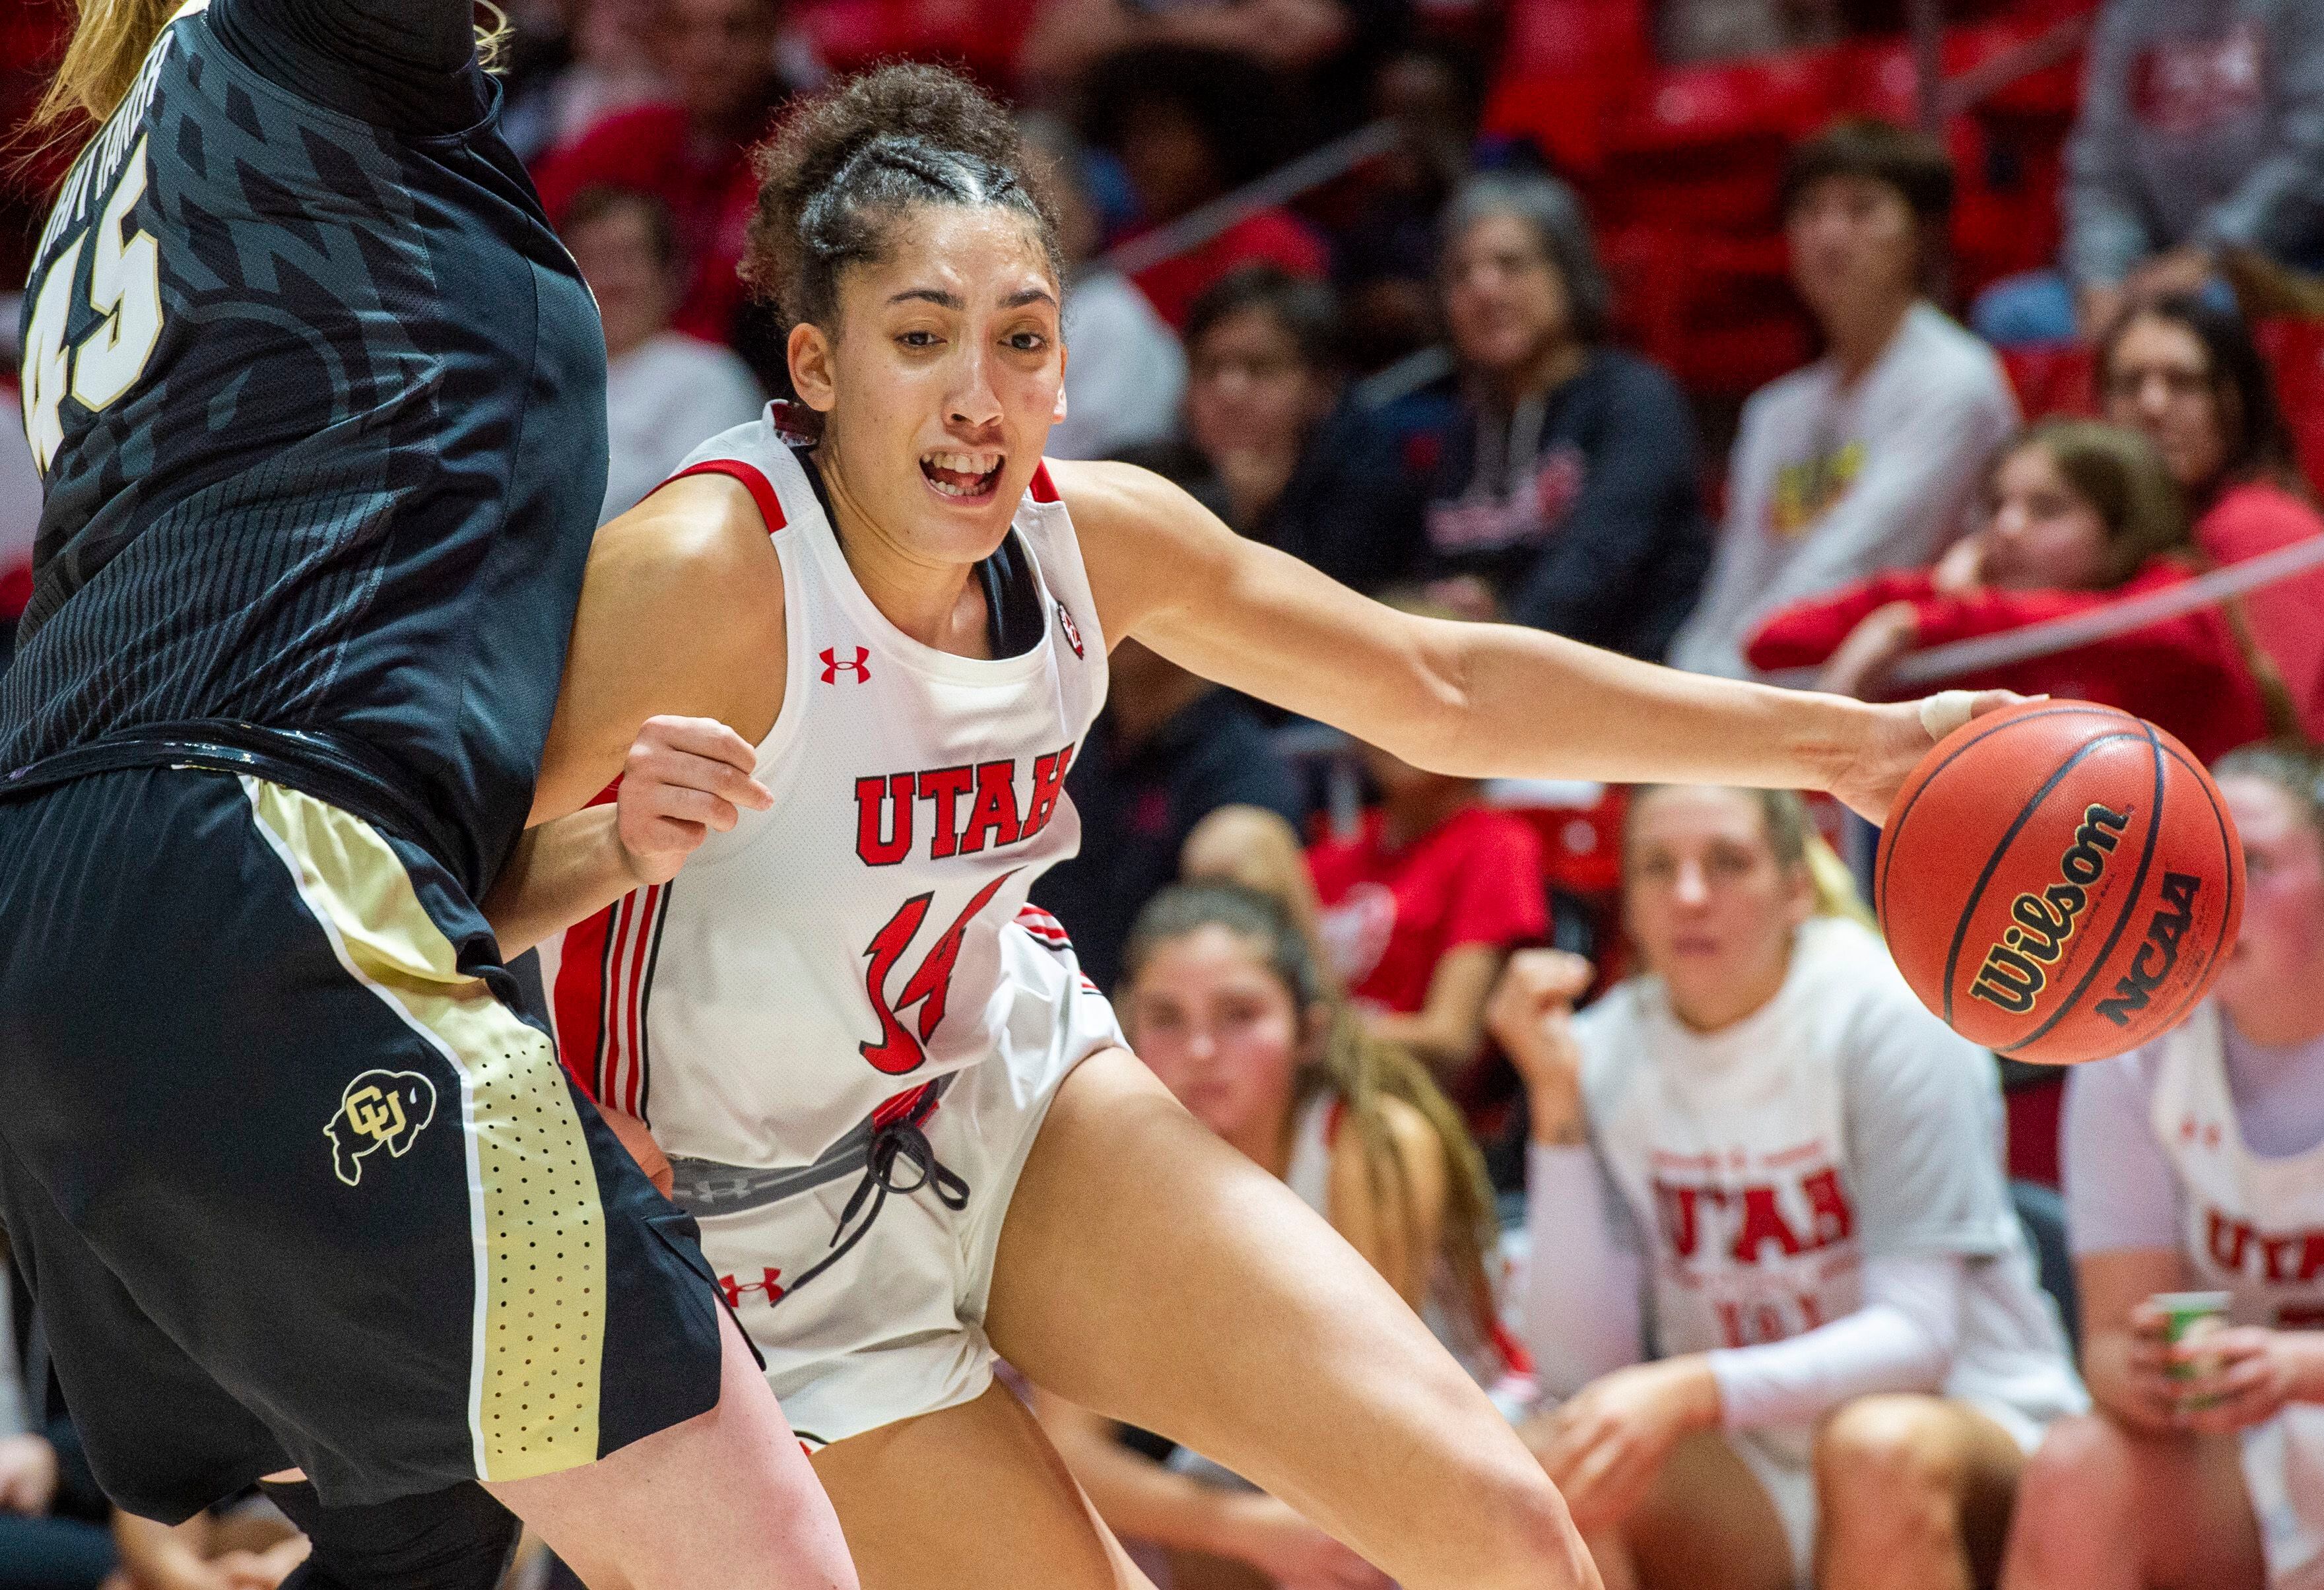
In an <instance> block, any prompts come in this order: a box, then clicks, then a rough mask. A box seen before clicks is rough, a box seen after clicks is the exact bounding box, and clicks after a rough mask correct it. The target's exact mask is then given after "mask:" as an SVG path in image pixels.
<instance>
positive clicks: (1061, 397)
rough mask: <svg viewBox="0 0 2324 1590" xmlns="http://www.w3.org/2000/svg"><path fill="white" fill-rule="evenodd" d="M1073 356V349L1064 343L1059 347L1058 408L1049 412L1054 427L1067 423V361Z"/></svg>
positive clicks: (1050, 421)
mask: <svg viewBox="0 0 2324 1590" xmlns="http://www.w3.org/2000/svg"><path fill="white" fill-rule="evenodd" d="M1070 356H1072V350H1071V349H1069V348H1067V347H1065V345H1064V344H1063V343H1059V344H1058V345H1057V406H1056V408H1054V409H1052V410H1050V411H1049V423H1050V424H1052V425H1063V424H1064V423H1065V360H1066V359H1067V358H1069V357H1070Z"/></svg>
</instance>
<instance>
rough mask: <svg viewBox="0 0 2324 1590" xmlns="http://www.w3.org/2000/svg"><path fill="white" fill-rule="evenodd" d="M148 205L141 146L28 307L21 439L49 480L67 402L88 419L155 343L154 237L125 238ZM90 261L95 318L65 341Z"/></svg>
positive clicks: (129, 382)
mask: <svg viewBox="0 0 2324 1590" xmlns="http://www.w3.org/2000/svg"><path fill="white" fill-rule="evenodd" d="M144 196H145V140H144V138H143V137H142V136H141V137H140V138H139V139H138V140H137V145H136V147H135V148H134V149H133V150H131V151H130V153H129V158H128V160H127V161H126V162H124V164H123V167H122V171H121V179H120V180H119V181H118V182H117V183H116V184H115V187H114V190H113V197H112V198H111V199H107V200H106V206H105V213H104V214H103V215H101V216H99V217H97V224H96V225H95V226H91V227H89V228H88V230H87V231H85V232H83V233H82V234H81V235H80V236H78V237H76V238H74V239H73V240H72V242H71V243H70V244H69V245H67V246H66V247H65V249H64V251H63V252H62V253H60V254H58V255H57V257H56V260H55V262H54V263H52V264H51V265H50V267H49V270H48V274H47V275H46V276H45V277H44V278H43V279H42V282H41V292H40V297H39V298H37V299H35V300H33V303H32V324H31V326H30V327H29V328H27V330H26V333H25V337H24V434H25V435H26V437H28V438H29V439H31V441H32V458H33V459H34V460H35V461H36V462H37V463H38V464H39V465H40V467H41V470H42V473H43V474H46V473H47V471H48V467H49V461H50V459H51V458H54V457H55V456H56V451H57V448H58V447H59V446H60V445H61V444H62V442H63V441H64V435H65V429H64V416H63V414H62V412H61V408H62V405H63V403H64V399H65V393H67V392H70V393H72V396H73V399H74V401H75V402H78V403H79V404H80V405H81V407H83V408H85V409H87V410H88V411H90V412H91V413H95V412H97V411H98V410H100V409H103V408H105V407H106V405H108V404H110V403H112V402H115V400H117V399H118V398H119V397H120V396H121V394H122V393H125V392H127V391H128V390H129V389H130V388H131V387H133V386H134V385H136V384H137V377H138V376H139V375H140V374H143V371H144V369H145V361H146V360H147V359H148V358H150V357H152V353H153V345H154V343H155V342H157V341H159V340H160V339H161V245H159V244H157V243H156V242H155V241H154V239H153V235H152V233H151V232H147V231H144V230H142V229H141V230H139V231H136V232H133V233H129V234H128V235H127V236H124V228H125V226H126V225H127V223H128V218H129V212H130V211H131V210H133V209H134V208H136V207H137V201H138V200H139V199H143V197H144ZM92 241H93V242H94V244H95V248H94V250H93V251H92V252H91V254H90V258H89V269H88V307H89V308H90V309H92V310H96V311H97V314H98V315H100V316H102V317H103V319H100V320H99V321H98V322H97V324H96V325H95V326H93V327H91V328H89V329H88V331H87V332H85V333H84V334H83V335H82V336H81V337H80V338H79V340H78V341H77V342H75V343H71V344H68V343H67V342H66V341H65V326H66V324H67V322H68V321H69V319H71V313H72V305H73V299H74V296H75V291H76V290H75V286H74V284H75V282H77V281H78V278H79V276H80V260H81V254H82V251H83V250H85V249H89V248H90V245H91V243H92Z"/></svg>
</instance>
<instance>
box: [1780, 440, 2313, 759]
mask: <svg viewBox="0 0 2324 1590" xmlns="http://www.w3.org/2000/svg"><path fill="white" fill-rule="evenodd" d="M1989 492H1990V495H1991V498H1992V512H1991V517H1990V520H1989V522H1987V525H1986V526H1985V528H1983V529H1981V530H1979V531H1978V532H1975V533H1974V534H1972V535H1970V536H1969V537H1967V538H1965V539H1964V540H1963V541H1960V542H1958V543H1956V544H1955V545H1954V546H1953V547H1952V548H1951V549H1950V550H1949V551H1948V552H1947V553H1946V554H1945V556H1944V558H1943V559H1941V561H1939V562H1938V563H1937V564H1936V565H1935V566H1933V567H1932V568H1927V569H1894V570H1888V571H1886V572H1883V573H1881V574H1877V575H1875V576H1873V577H1872V578H1869V579H1866V580H1862V581H1859V582H1858V583H1857V584H1855V585H1852V586H1848V587H1842V588H1841V589H1840V590H1837V591H1834V592H1832V593H1831V594H1830V595H1828V596H1818V597H1813V598H1811V599H1809V600H1807V601H1803V602H1797V603H1794V604H1793V605H1790V606H1788V607H1785V608H1783V609H1781V610H1779V611H1778V612H1776V613H1775V614H1774V615H1771V616H1770V617H1769V618H1768V619H1767V621H1766V623H1765V624H1762V625H1761V626H1760V629H1759V631H1758V633H1757V634H1756V635H1755V636H1753V637H1752V640H1751V643H1750V646H1749V649H1748V652H1747V653H1746V655H1747V656H1748V659H1749V661H1750V662H1751V665H1752V666H1753V667H1754V668H1758V669H1765V670H1776V669H1788V668H1805V667H1816V666H1819V665H1820V666H1821V668H1822V670H1823V672H1822V674H1821V678H1820V679H1818V681H1817V682H1818V685H1819V687H1820V688H1821V689H1828V690H1834V691H1837V692H1839V693H1840V694H1843V695H1851V696H1860V697H1865V698H1877V697H1879V696H1882V695H1884V694H1886V684H1887V679H1888V674H1889V672H1890V670H1892V669H1893V668H1894V667H1895V664H1896V663H1897V662H1898V661H1900V660H1901V659H1903V658H1904V656H1906V655H1907V654H1908V653H1910V652H1914V651H1917V650H1920V649H1923V648H1925V647H1930V646H1939V645H1943V644H1945V643H1947V642H1952V641H1961V640H1967V639H1969V638H1971V637H1972V636H1978V635H1990V634H1997V633H2002V632H2004V631H2007V630H2014V629H2020V628H2023V627H2024V626H2025V625H2027V624H2039V623H2042V622H2043V621H2045V620H2048V619H2053V618H2062V617H2066V616H2068V615H2074V614H2080V613H2089V612H2093V611H2096V610H2098V609H2101V608H2104V607H2106V606H2107V605H2112V604H2116V603H2120V602H2123V601H2126V600H2129V599H2131V598H2134V597H2137V596H2146V595H2148V594H2150V593H2152V592H2154V591H2158V590H2162V589H2165V588H2167V587H2171V586H2174V585H2178V584H2181V583H2183V582H2184V581H2186V580H2188V579H2190V578H2193V575H2194V573H2195V568H2194V565H2193V564H2192V563H2191V562H2190V560H2189V559H2188V558H2187V556H2186V554H2187V552H2188V550H2189V541H2190V532H2189V527H2188V521H2187V515H2186V511H2185V508H2184V506H2183V504H2182V503H2181V499H2180V496H2179V494H2178V492H2177V490H2176V488H2175V487H2174V485H2173V484H2172V480H2171V478H2170V476H2169V474H2168V472H2167V470H2166V468H2165V467H2164V464H2163V459H2162V458H2161V457H2160V456H2159V455H2158V454H2157V453H2156V451H2155V449H2154V448H2153V447H2151V446H2149V445H2148V444H2147V442H2146V441H2145V440H2144V439H2143V438H2142V437H2140V436H2139V435H2138V434H2137V433H2136V432H2135V431H2129V430H2121V429H2118V428H2116V427H2115V426H2110V425H2100V424H2095V423H2092V422H2090V421H2080V420H2053V421H2045V422H2044V423H2043V424H2041V425H2038V426H2035V427H2034V428H2033V430H2030V431H2028V432H2026V433H2025V435H2024V436H2023V437H2021V438H2020V439H2018V440H2017V441H2015V442H2014V443H2013V444H2011V445H2010V446H2009V447H2008V448H2005V449H2004V450H2003V452H2002V453H2001V455H2000V457H1999V459H1998V460H1997V463H1996V465H1995V467H1994V470H1993V476H1992V482H1991V485H1990V487H1989ZM2238 622H2239V617H2238V615H2236V612H2235V610H2234V608H2233V607H2232V606H2228V607H2224V608H2223V607H2216V606H2215V607H2205V608H2199V609H2198V610H2197V611H2195V612H2193V613H2189V614H2183V615H2181V616H2179V617H2177V618H2172V619H2166V620H2164V621H2163V622H2160V623H2156V624H2145V625H2143V626H2141V627H2139V628H2137V629H2133V630H2128V631H2126V632H2124V633H2119V634H2116V635H2111V636H2108V637H2106V638H2105V639H2102V640H2098V641H2093V642H2089V644H2087V645H2083V646H2078V647H2075V648H2073V649H2072V650H2070V651H2066V652H2053V653H2052V654H2050V655H2048V656H2043V657H2035V658H2029V659H2027V660H2025V661H2021V662H2016V663H2011V664H2007V665H2005V666H2002V667H1999V668H1996V669H1993V670H1989V671H1987V672H1984V673H1978V674H1973V675H1969V676H1965V677H1963V678H1960V679H1947V680H1945V681H1944V682H1945V683H1946V684H1947V685H1949V686H1955V687H1959V688H1961V689H2012V690H2017V691H2020V692H2023V693H2024V694H2026V695H2040V694H2044V693H2046V694H2049V695H2053V696H2066V697H2074V698H2080V699H2082V700H2086V701H2097V702H2101V703H2103V704H2105V705H2107V706H2110V707H2122V708H2123V709H2125V710H2126V711H2130V712H2135V713H2137V714H2138V715H2139V716H2142V717H2146V718H2149V719H2152V720H2153V722H2155V723H2156V724H2159V725H2161V726H2163V728H2164V729H2167V730H2168V731H2170V732H2171V733H2172V734H2173V735H2177V736H2178V737H2179V738H2180V739H2181V741H2183V742H2184V743H2185V744H2186V745H2187V748H2188V749H2189V750H2190V751H2191V752H2193V753H2195V755H2196V756H2198V757H2199V758H2200V759H2201V760H2203V761H2205V762H2209V761H2211V760H2212V759H2213V758H2215V757H2218V756H2219V755H2220V754H2222V753H2225V752H2227V751H2229V750H2232V749H2233V748H2235V747H2236V746H2237V745H2242V744H2248V743H2250V742H2251V741H2254V740H2257V739H2261V738H2264V737H2265V736H2266V735H2269V734H2270V733H2272V732H2277V731H2280V730H2281V729H2282V728H2285V727H2289V726H2290V717H2291V714H2290V710H2289V705H2288V703H2287V702H2285V701H2284V700H2283V699H2282V686H2281V682H2280V681H2275V680H2273V679H2267V678H2266V676H2265V674H2264V672H2263V671H2261V670H2255V667H2254V664H2253V661H2252V654H2251V653H2250V652H2247V651H2246V646H2245V643H2244V642H2243V641H2242V640H2241V638H2240V637H2239V636H2238V634H2237V633H2236V631H2237V625H2238ZM2270 687H2273V688H2272V689H2271V688H2270Z"/></svg>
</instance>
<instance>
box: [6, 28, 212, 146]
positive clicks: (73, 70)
mask: <svg viewBox="0 0 2324 1590" xmlns="http://www.w3.org/2000/svg"><path fill="white" fill-rule="evenodd" d="M183 4H184V0H78V9H79V13H80V14H79V17H78V20H77V21H76V22H75V23H74V24H73V35H72V42H71V43H69V44H68V45H66V46H65V54H64V59H63V60H61V61H60V62H58V63H57V75H56V77H55V79H53V80H51V82H50V84H49V88H48V92H47V93H45V94H43V95H42V96H41V103H40V105H39V106H38V107H37V108H36V109H34V111H33V112H32V126H33V127H34V128H36V129H39V130H42V131H46V132H49V133H51V134H58V135H61V134H63V133H64V131H65V129H66V126H67V125H68V124H69V123H70V122H72V121H74V120H75V119H76V118H85V119H86V121H87V123H88V125H90V126H95V125H97V124H98V123H101V122H103V121H104V120H105V118H106V117H107V116H111V115H112V114H113V112H114V110H115V107H116V106H119V105H120V103H121V101H122V99H123V98H124V97H125V96H126V95H127V94H128V92H129V86H130V85H131V84H132V83H134V82H135V81H136V80H137V69H138V68H140V67H141V66H143V64H144V63H145V56H146V52H147V51H151V50H152V48H153V41H154V40H156V39H158V38H160V37H161V30H162V29H163V28H164V27H166V26H167V25H168V24H169V21H170V19H171V17H172V16H174V15H176V14H177V12H178V7H179V6H180V5H183Z"/></svg>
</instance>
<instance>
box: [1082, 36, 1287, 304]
mask: <svg viewBox="0 0 2324 1590" xmlns="http://www.w3.org/2000/svg"><path fill="white" fill-rule="evenodd" d="M1285 94H1286V89H1285V86H1284V85H1283V84H1282V83H1281V82H1280V81H1279V80H1278V79H1275V78H1274V77H1272V76H1270V75H1269V74H1268V72H1267V70H1266V69H1264V68H1261V67H1259V66H1256V65H1254V64H1252V63H1251V62H1250V61H1248V60H1241V59H1240V58H1238V57H1236V56H1232V55H1227V54H1222V53H1220V52H1218V51H1210V50H1194V49H1181V48H1177V47H1175V46H1156V47H1153V48H1148V49H1138V50H1131V51H1125V52H1123V53H1122V54H1120V55H1116V56H1113V57H1111V59H1109V60H1106V61H1105V62H1104V64H1103V65H1102V66H1101V67H1099V68H1098V70H1097V75H1096V77H1095V79H1093V81H1092V82H1091V84H1090V86H1089V91H1088V96H1087V99H1088V103H1089V105H1090V106H1091V107H1092V110H1091V116H1090V136H1091V138H1092V139H1093V141H1094V142H1095V143H1099V144H1100V145H1102V146H1103V147H1105V148H1107V149H1110V150H1111V151H1112V152H1113V153H1115V154H1116V155H1117V156H1119V157H1120V161H1121V163H1122V165H1123V166H1124V167H1125V168H1126V169H1127V170H1128V171H1129V174H1130V185H1131V187H1132V188H1133V189H1134V190H1136V192H1137V196H1138V202H1139V205H1140V207H1141V208H1143V211H1144V218H1145V220H1146V222H1147V223H1148V225H1149V226H1163V225H1166V224H1167V223H1168V222H1171V221H1175V220H1176V219H1178V218H1179V217H1182V216H1184V215H1185V214H1186V213H1187V212H1188V211H1190V210H1192V209H1194V208H1197V207H1198V206H1201V205H1204V204H1207V203H1209V202H1210V201H1211V200H1212V199H1217V198H1219V197H1220V196H1221V195H1222V194H1224V193H1225V192H1227V191H1228V190H1230V189H1232V188H1236V187H1239V186H1240V185H1241V184H1242V183H1245V182H1248V181H1250V180H1251V179H1252V178H1254V177H1257V176H1259V175H1260V174H1261V173H1262V172H1264V171H1267V170H1268V169H1269V168H1270V167H1271V166H1273V165H1274V164H1276V163H1277V157H1278V155H1279V153H1281V135H1282V129H1283V121H1284V117H1283V115H1282V108H1283V102H1284V98H1285ZM1259 263H1268V264H1274V265H1279V266H1281V267H1282V268H1283V269H1284V270H1286V271H1288V272H1290V273H1292V274H1294V275H1298V276H1309V277H1314V278H1315V279H1317V280H1319V281H1320V280H1322V279H1323V277H1324V276H1325V275H1327V274H1328V273H1329V270H1330V265H1331V254H1330V252H1329V251H1328V250H1327V249H1326V248H1325V246H1324V244H1323V237H1322V236H1321V235H1320V234H1318V233H1317V232H1316V231H1315V229H1314V227H1312V226H1309V225H1308V224H1307V223H1306V222H1305V221H1303V220H1301V219H1299V218H1298V217H1296V216H1294V215H1293V214H1292V213H1291V212H1290V211H1288V210H1286V209H1282V208H1277V207H1274V206H1269V207H1268V208H1264V209H1261V210H1259V211H1258V212H1257V213H1255V214H1252V215H1248V216H1245V217H1242V218H1241V219H1240V220H1239V221H1237V222H1235V223H1234V224H1233V225H1232V226H1229V227H1227V229H1226V230H1225V231H1223V232H1221V233H1220V234H1219V235H1218V236H1215V237H1213V238H1211V239H1210V240H1209V241H1208V242H1206V243H1203V244H1200V245H1196V246H1195V247H1194V248H1191V249H1188V250H1186V251H1185V252H1184V253H1182V254H1174V255H1172V256H1171V257H1170V258H1168V259H1165V260H1161V261H1157V263H1154V264H1151V265H1148V266H1147V267H1146V268H1145V269H1144V270H1142V271H1139V273H1137V275H1136V277H1135V280H1136V282H1138V286H1139V291H1142V292H1144V293H1145V294H1146V296H1147V299H1148V300H1149V301H1150V302H1151V303H1152V304H1153V305H1154V308H1155V309H1156V310H1157V311H1158V312H1159V313H1160V315H1161V316H1162V318H1163V319H1165V320H1167V321H1169V322H1170V324H1171V325H1173V326H1176V327H1180V328H1184V327H1185V323H1186V315H1187V312H1188V311H1189V310H1192V309H1193V308H1194V300H1196V299H1197V298H1200V297H1201V296H1202V295H1203V290H1204V289H1206V288H1208V287H1209V286H1210V285H1211V284H1212V283H1213V282H1216V281H1217V280H1219V278H1220V277H1222V276H1224V275H1226V274H1227V273H1229V272H1231V271H1232V270H1234V269H1235V268H1236V267H1237V266H1239V265H1250V264H1259Z"/></svg>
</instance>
